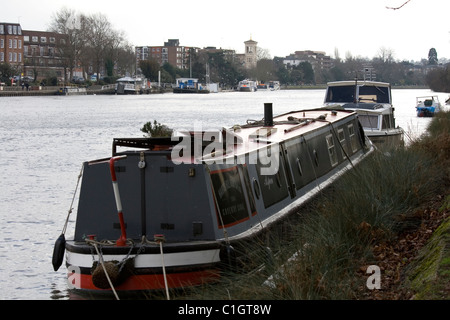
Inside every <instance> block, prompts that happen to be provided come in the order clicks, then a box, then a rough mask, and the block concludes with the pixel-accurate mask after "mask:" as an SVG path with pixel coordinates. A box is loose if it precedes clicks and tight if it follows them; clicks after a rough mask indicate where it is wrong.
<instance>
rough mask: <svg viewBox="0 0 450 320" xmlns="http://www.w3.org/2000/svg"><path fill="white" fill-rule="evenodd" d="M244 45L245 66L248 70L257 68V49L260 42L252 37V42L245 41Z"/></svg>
mask: <svg viewBox="0 0 450 320" xmlns="http://www.w3.org/2000/svg"><path fill="white" fill-rule="evenodd" d="M244 44H245V61H244V66H245V68H246V69H252V68H256V62H257V56H256V49H257V45H258V42H256V41H253V40H252V37H250V40H247V41H245V42H244Z"/></svg>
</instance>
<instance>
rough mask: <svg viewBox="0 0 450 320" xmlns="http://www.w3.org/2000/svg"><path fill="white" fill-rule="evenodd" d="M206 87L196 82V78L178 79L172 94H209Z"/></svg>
mask: <svg viewBox="0 0 450 320" xmlns="http://www.w3.org/2000/svg"><path fill="white" fill-rule="evenodd" d="M209 92H210V91H209V90H208V88H207V87H205V86H203V85H202V84H201V83H199V82H198V79H196V78H178V79H177V80H176V84H175V87H174V88H173V93H209Z"/></svg>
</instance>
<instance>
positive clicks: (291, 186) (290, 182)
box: [280, 143, 297, 198]
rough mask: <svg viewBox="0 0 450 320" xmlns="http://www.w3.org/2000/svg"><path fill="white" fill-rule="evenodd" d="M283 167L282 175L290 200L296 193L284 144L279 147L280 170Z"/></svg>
mask: <svg viewBox="0 0 450 320" xmlns="http://www.w3.org/2000/svg"><path fill="white" fill-rule="evenodd" d="M281 167H283V169H284V174H285V176H286V183H287V186H288V190H289V194H290V196H291V198H295V196H296V194H297V192H296V188H295V182H294V177H293V174H292V168H291V164H290V162H289V156H288V149H287V148H286V146H285V144H284V143H282V144H281V145H280V169H281Z"/></svg>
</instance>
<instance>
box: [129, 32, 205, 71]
mask: <svg viewBox="0 0 450 320" xmlns="http://www.w3.org/2000/svg"><path fill="white" fill-rule="evenodd" d="M191 50H195V52H197V51H198V48H196V47H185V46H180V41H179V40H178V39H169V40H168V41H167V42H164V45H163V46H141V47H136V65H137V66H138V67H139V62H140V61H141V60H150V59H153V60H155V61H157V62H158V63H159V64H160V65H161V66H162V65H163V64H164V63H170V64H171V65H172V66H174V67H176V68H179V69H189V66H190V63H189V60H190V59H189V58H190V53H191Z"/></svg>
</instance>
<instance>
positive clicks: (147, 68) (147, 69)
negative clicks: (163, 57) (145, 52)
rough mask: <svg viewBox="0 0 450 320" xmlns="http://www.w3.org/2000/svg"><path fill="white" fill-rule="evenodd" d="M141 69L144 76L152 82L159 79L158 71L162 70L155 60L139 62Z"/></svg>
mask: <svg viewBox="0 0 450 320" xmlns="http://www.w3.org/2000/svg"><path fill="white" fill-rule="evenodd" d="M139 68H140V69H141V70H142V74H143V75H144V76H145V77H146V78H147V79H150V80H151V81H155V80H156V79H158V71H159V69H160V67H159V63H158V61H156V60H154V59H150V60H141V61H139Z"/></svg>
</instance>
